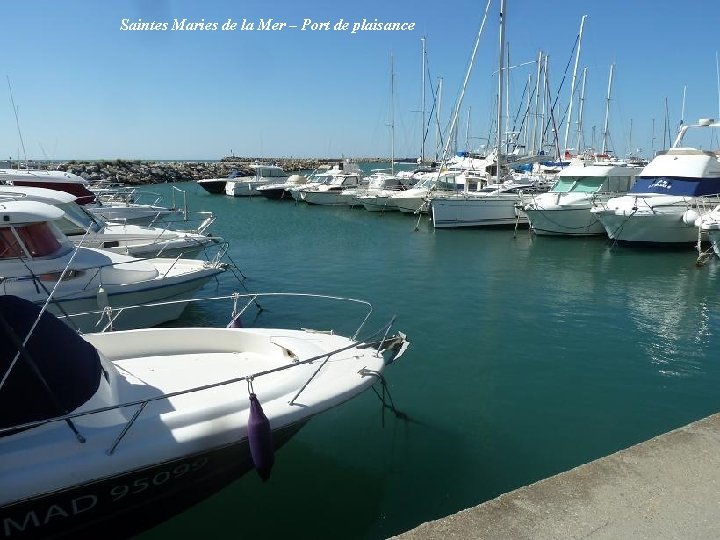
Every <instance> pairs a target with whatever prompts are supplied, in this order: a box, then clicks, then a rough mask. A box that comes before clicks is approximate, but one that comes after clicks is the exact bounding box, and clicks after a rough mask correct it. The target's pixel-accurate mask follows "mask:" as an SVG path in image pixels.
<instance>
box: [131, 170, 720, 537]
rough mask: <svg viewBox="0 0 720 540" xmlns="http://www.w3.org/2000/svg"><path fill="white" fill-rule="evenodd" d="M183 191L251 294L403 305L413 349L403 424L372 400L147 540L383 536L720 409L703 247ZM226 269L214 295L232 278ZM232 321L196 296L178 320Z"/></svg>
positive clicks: (348, 409) (284, 312) (317, 309)
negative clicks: (467, 226) (659, 247)
mask: <svg viewBox="0 0 720 540" xmlns="http://www.w3.org/2000/svg"><path fill="white" fill-rule="evenodd" d="M179 187H183V188H186V189H187V190H188V203H189V206H190V208H191V209H194V210H211V211H213V212H214V213H215V214H216V215H217V216H218V220H217V222H216V223H215V225H214V226H213V231H214V232H215V233H216V234H218V235H221V236H223V237H224V238H226V239H227V240H229V241H230V254H231V256H232V258H233V259H234V261H235V262H236V263H237V264H238V266H240V268H241V269H242V271H243V273H244V275H245V276H247V279H245V281H244V282H243V284H244V286H245V287H247V289H248V290H250V291H255V292H263V291H291V292H310V293H319V294H328V295H338V296H350V297H356V298H362V299H365V300H368V301H370V302H371V303H372V304H373V306H374V308H375V312H374V314H373V318H372V321H373V323H374V324H373V323H371V324H370V327H372V328H376V327H379V326H380V325H382V324H383V323H384V322H386V321H387V320H388V319H389V318H390V317H391V316H392V315H397V316H398V320H397V323H396V328H398V329H400V330H402V331H403V332H405V333H406V334H407V335H408V337H409V339H410V340H411V342H412V345H411V347H410V349H409V350H408V351H407V353H406V354H405V356H404V357H403V358H401V359H400V360H399V361H398V363H397V364H395V365H393V366H391V367H390V368H388V370H387V372H386V375H387V379H388V382H389V384H390V391H391V392H392V397H393V398H394V401H395V404H396V406H397V407H398V408H399V409H400V410H402V411H403V412H405V413H406V414H407V415H408V416H409V418H410V421H409V422H404V421H402V420H399V419H396V418H394V417H392V415H390V414H387V413H386V414H385V415H384V419H383V413H382V409H381V406H380V402H379V400H378V399H377V397H376V396H375V395H374V394H372V393H371V392H367V393H365V394H363V395H362V396H360V397H358V398H356V399H354V400H353V401H351V402H349V403H347V404H345V405H343V406H342V407H339V408H337V409H334V410H332V411H329V412H328V413H326V414H323V415H320V416H318V417H316V418H314V419H313V420H312V421H311V422H310V423H309V424H308V425H307V426H306V427H305V428H303V429H302V430H301V431H300V433H299V434H298V435H297V436H296V437H295V438H294V439H293V440H292V441H291V442H290V443H289V444H288V445H287V446H286V447H284V448H282V449H281V450H280V451H279V452H278V454H277V456H276V466H275V469H274V470H273V474H272V477H271V479H270V480H269V481H268V482H267V483H262V482H261V481H260V480H259V479H258V478H257V476H256V475H255V474H252V473H251V474H249V475H246V476H245V477H244V478H242V479H240V480H239V481H237V482H235V483H234V484H233V485H231V486H230V487H229V488H228V489H226V490H224V491H223V492H221V493H219V494H217V495H216V496H214V497H212V498H211V499H208V500H207V501H205V502H204V503H202V504H200V505H198V506H196V507H195V508H193V509H191V510H190V511H188V512H186V513H185V514H183V515H181V516H178V517H177V518H175V519H173V520H171V521H169V522H167V523H165V524H163V525H160V526H158V527H156V528H155V529H153V530H151V531H148V532H147V533H145V534H143V535H141V538H143V539H145V540H150V539H160V538H179V537H191V536H195V535H208V536H209V535H212V537H217V538H229V537H233V538H234V537H239V536H244V537H253V538H280V537H289V536H291V537H298V538H313V539H324V538H328V539H329V538H349V539H355V538H357V539H377V538H385V537H387V536H390V535H393V534H397V533H399V532H402V531H404V530H407V529H409V528H412V527H414V526H416V525H418V524H419V523H422V522H424V521H427V520H430V519H435V518H439V517H442V516H445V515H447V514H450V513H454V512H457V511H459V510H461V509H463V508H466V507H469V506H473V505H477V504H479V503H481V502H483V501H486V500H488V499H491V498H493V497H496V496H497V495H499V494H501V493H504V492H507V491H510V490H512V489H515V488H517V487H520V486H523V485H527V484H529V483H531V482H534V481H536V480H539V479H542V478H545V477H547V476H549V475H552V474H555V473H558V472H561V471H565V470H568V469H570V468H572V467H575V466H577V465H580V464H582V463H586V462H588V461H590V460H593V459H595V458H598V457H601V456H604V455H607V454H609V453H612V452H614V451H616V450H619V449H622V448H626V447H628V446H629V445H632V444H634V443H637V442H640V441H643V440H647V439H648V438H650V437H653V436H655V435H658V434H660V433H663V432H666V431H668V430H671V429H673V428H676V427H679V426H682V425H684V424H686V423H688V422H691V421H693V420H696V419H699V418H702V417H704V416H707V415H709V414H711V413H714V412H716V411H717V410H718V408H719V407H718V402H719V400H718V393H717V387H718V383H719V382H720V365H719V362H718V355H717V354H715V353H714V351H717V350H718V346H719V345H720V320H719V316H718V313H720V311H719V310H718V305H719V304H720V295H718V280H719V279H720V275H719V274H718V272H719V271H720V261H716V260H711V261H710V262H709V263H708V264H707V265H705V266H703V267H697V266H696V265H695V259H696V256H695V252H694V251H693V250H692V249H689V250H688V251H671V252H667V251H663V252H656V251H648V250H633V249H627V248H612V247H611V246H610V245H609V244H608V242H606V241H605V240H604V239H562V238H543V237H533V236H531V235H530V234H529V233H528V231H527V230H520V231H518V232H517V234H514V232H513V231H512V230H439V231H435V230H433V228H432V224H431V223H429V222H428V221H427V219H423V220H422V221H421V222H420V227H419V229H418V230H417V231H415V230H414V228H415V223H416V218H415V217H411V216H406V215H400V214H393V213H388V214H374V213H369V212H365V211H364V210H361V209H354V210H353V209H349V208H330V207H311V206H307V205H298V204H295V203H293V202H286V201H268V200H265V199H262V198H253V199H246V198H235V199H233V198H230V197H225V196H220V195H209V194H206V193H205V192H203V191H202V190H201V189H200V188H198V187H197V186H195V185H194V184H183V185H180V186H179ZM154 189H160V190H166V192H167V190H168V189H169V186H160V187H158V188H154ZM230 277H231V276H229V275H227V274H226V275H224V276H223V278H222V279H221V280H220V283H212V284H209V285H208V286H207V287H206V288H205V289H204V290H203V293H204V294H208V295H210V294H226V293H228V292H231V291H233V290H237V289H238V285H237V282H233V281H232V280H231V279H230ZM303 306H305V307H303ZM264 307H265V308H266V309H265V310H264V311H263V312H262V313H261V314H260V315H259V316H258V318H257V321H255V323H256V324H263V325H268V326H273V325H275V326H280V325H282V324H291V323H292V322H294V321H295V320H296V319H302V320H303V321H307V322H312V321H315V320H317V321H319V324H315V325H314V327H315V328H331V327H332V328H336V329H338V330H341V331H344V332H347V331H348V330H349V331H352V330H354V328H355V327H356V326H357V323H358V322H359V321H360V319H361V318H362V314H361V310H356V311H357V314H356V313H355V312H353V310H346V309H345V308H342V309H340V308H338V306H333V305H331V304H323V303H317V302H307V303H300V302H292V303H290V304H289V305H288V307H284V304H283V303H282V302H272V301H268V303H267V304H265V305H264ZM254 315H255V313H254V311H253V313H252V314H251V313H250V312H248V313H247V314H246V319H248V318H250V319H252V318H253V317H254ZM350 316H352V320H347V321H346V320H345V317H350ZM228 319H229V312H228V311H227V310H226V309H219V310H213V309H212V308H210V307H205V306H197V307H194V308H193V309H192V310H190V311H189V312H188V314H187V315H186V316H185V317H184V318H183V319H182V320H181V321H180V323H181V324H197V323H198V322H202V323H209V324H223V325H224V324H225V323H226V322H227V321H228ZM383 420H384V422H383Z"/></svg>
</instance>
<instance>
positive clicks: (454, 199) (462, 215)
mask: <svg viewBox="0 0 720 540" xmlns="http://www.w3.org/2000/svg"><path fill="white" fill-rule="evenodd" d="M519 202H520V199H519V197H517V196H512V197H503V196H492V195H491V196H478V197H467V196H450V197H442V198H437V199H432V202H431V208H432V215H433V226H434V227H435V228H456V227H488V226H501V225H515V224H516V223H527V221H528V220H527V216H525V214H524V212H521V213H520V214H519V215H518V214H517V213H516V211H515V205H516V204H518V203H519Z"/></svg>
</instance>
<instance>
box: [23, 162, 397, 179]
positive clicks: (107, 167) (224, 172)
mask: <svg viewBox="0 0 720 540" xmlns="http://www.w3.org/2000/svg"><path fill="white" fill-rule="evenodd" d="M342 160H343V158H323V159H301V158H277V159H275V158H250V157H237V156H227V157H224V158H222V159H221V160H220V161H134V160H123V159H115V160H100V161H80V160H72V161H67V162H61V163H56V162H55V163H44V164H40V163H33V165H32V166H33V167H34V168H43V169H57V170H61V171H67V172H70V173H73V174H77V175H78V176H81V177H83V178H85V179H86V180H88V181H90V182H100V181H107V182H120V183H123V184H131V185H140V184H164V183H166V182H188V181H193V180H201V179H203V178H224V177H226V176H228V175H229V174H230V173H231V172H232V171H233V170H237V171H241V172H243V171H244V172H246V173H248V174H252V171H251V170H250V164H251V163H266V164H273V165H279V166H281V167H282V168H283V169H284V170H286V171H288V172H295V171H312V170H314V169H316V168H318V167H320V166H322V165H329V164H333V163H337V162H339V161H342ZM384 160H386V158H365V159H359V160H357V161H359V162H379V161H384Z"/></svg>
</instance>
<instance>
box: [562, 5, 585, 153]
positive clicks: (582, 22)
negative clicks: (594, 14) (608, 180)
mask: <svg viewBox="0 0 720 540" xmlns="http://www.w3.org/2000/svg"><path fill="white" fill-rule="evenodd" d="M586 18H587V15H583V16H582V19H580V34H579V36H578V48H577V51H576V52H575V67H574V68H573V76H572V82H571V83H570V104H569V106H568V117H567V123H566V124H565V141H564V142H563V144H564V146H565V148H564V150H567V149H568V147H567V144H568V134H569V133H570V123H571V122H572V109H573V99H574V96H575V80H576V79H577V69H578V62H579V61H580V47H581V45H582V35H583V27H584V26H585V19H586Z"/></svg>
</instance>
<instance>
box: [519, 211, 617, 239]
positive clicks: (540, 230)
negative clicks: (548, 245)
mask: <svg viewBox="0 0 720 540" xmlns="http://www.w3.org/2000/svg"><path fill="white" fill-rule="evenodd" d="M590 208H591V206H590V205H589V204H588V205H585V206H582V207H565V208H551V209H543V208H532V209H531V208H528V207H525V214H526V215H527V218H528V222H529V224H530V230H532V232H534V233H535V234H538V235H551V236H595V235H603V234H605V227H603V224H602V223H601V222H600V220H599V219H598V218H597V216H596V215H594V214H593V213H592V212H590Z"/></svg>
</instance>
